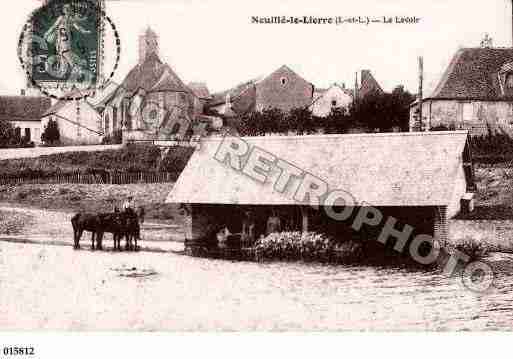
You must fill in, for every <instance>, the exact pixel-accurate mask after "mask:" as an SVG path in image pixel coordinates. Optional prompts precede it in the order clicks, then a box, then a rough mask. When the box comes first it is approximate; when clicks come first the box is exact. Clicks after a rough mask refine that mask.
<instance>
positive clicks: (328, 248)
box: [255, 232, 362, 262]
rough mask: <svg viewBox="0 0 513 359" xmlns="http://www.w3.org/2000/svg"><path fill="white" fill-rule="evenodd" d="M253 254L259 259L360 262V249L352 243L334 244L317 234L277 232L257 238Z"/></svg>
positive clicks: (330, 239)
mask: <svg viewBox="0 0 513 359" xmlns="http://www.w3.org/2000/svg"><path fill="white" fill-rule="evenodd" d="M255 253H256V256H257V259H259V260H304V261H319V262H350V261H357V260H359V259H360V257H361V255H362V246H361V245H359V244H356V242H354V241H347V242H340V241H335V240H334V239H332V238H331V237H328V236H326V235H324V234H320V233H314V232H308V233H301V232H280V233H271V234H269V235H268V236H267V237H265V238H261V239H259V240H258V241H257V243H256V244H255Z"/></svg>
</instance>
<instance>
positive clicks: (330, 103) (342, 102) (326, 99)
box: [311, 84, 354, 117]
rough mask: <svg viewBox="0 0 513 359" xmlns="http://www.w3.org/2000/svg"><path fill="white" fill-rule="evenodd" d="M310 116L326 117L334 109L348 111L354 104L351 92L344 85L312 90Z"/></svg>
mask: <svg viewBox="0 0 513 359" xmlns="http://www.w3.org/2000/svg"><path fill="white" fill-rule="evenodd" d="M313 97H314V99H313V103H312V107H311V109H312V114H313V115H314V116H317V117H326V116H328V115H329V114H330V112H331V110H332V109H334V108H344V109H348V108H349V106H350V105H351V104H352V103H353V102H354V95H353V91H352V90H350V89H347V88H346V86H345V85H344V84H342V85H339V84H333V85H331V86H330V87H329V88H327V89H322V88H316V89H315V90H314V96H313Z"/></svg>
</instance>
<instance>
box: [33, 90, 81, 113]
mask: <svg viewBox="0 0 513 359" xmlns="http://www.w3.org/2000/svg"><path fill="white" fill-rule="evenodd" d="M82 96H83V94H82V93H81V92H80V90H79V89H76V88H75V89H73V90H71V91H70V92H69V93H67V94H66V95H65V96H64V97H65V98H66V99H62V100H58V101H57V102H56V103H54V104H53V106H52V107H50V108H49V109H48V110H46V111H45V112H44V113H43V114H42V115H41V117H44V116H48V115H52V114H55V113H57V112H59V111H60V109H61V108H63V107H64V106H66V105H67V104H68V103H69V101H70V100H69V99H71V98H79V99H80V98H81V97H82ZM80 101H82V100H80ZM84 101H85V100H84Z"/></svg>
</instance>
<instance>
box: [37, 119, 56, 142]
mask: <svg viewBox="0 0 513 359" xmlns="http://www.w3.org/2000/svg"><path fill="white" fill-rule="evenodd" d="M59 140H60V133H59V126H58V124H57V121H54V120H50V121H48V123H47V124H46V126H45V130H44V131H43V133H42V134H41V141H43V142H44V144H45V145H53V144H56V143H58V142H59Z"/></svg>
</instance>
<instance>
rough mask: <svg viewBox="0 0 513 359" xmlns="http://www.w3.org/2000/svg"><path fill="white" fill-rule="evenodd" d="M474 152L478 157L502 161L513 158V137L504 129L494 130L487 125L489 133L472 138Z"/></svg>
mask: <svg viewBox="0 0 513 359" xmlns="http://www.w3.org/2000/svg"><path fill="white" fill-rule="evenodd" d="M472 152H473V154H474V156H475V157H476V158H477V159H480V158H482V159H483V160H485V161H492V162H493V161H494V160H497V161H502V160H511V159H513V138H511V135H509V134H508V133H506V132H505V131H504V130H502V129H498V130H497V131H492V129H491V127H490V126H489V125H487V134H486V135H482V136H476V137H473V138H472Z"/></svg>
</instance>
